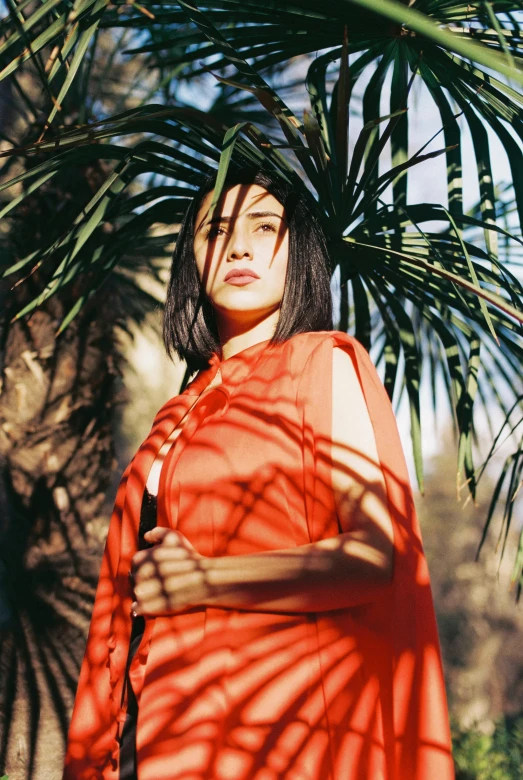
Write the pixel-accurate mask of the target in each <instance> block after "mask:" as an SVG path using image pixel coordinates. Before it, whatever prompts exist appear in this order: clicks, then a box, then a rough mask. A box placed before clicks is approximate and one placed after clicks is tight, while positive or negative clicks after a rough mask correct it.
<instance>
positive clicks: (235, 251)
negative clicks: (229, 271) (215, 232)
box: [227, 230, 252, 260]
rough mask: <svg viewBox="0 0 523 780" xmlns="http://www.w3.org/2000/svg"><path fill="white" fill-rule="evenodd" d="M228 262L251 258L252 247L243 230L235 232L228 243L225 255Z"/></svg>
mask: <svg viewBox="0 0 523 780" xmlns="http://www.w3.org/2000/svg"><path fill="white" fill-rule="evenodd" d="M227 256H228V259H229V260H244V259H247V260H248V259H251V258H252V246H251V242H250V241H249V237H248V235H247V234H246V232H245V231H244V230H235V231H234V233H233V234H232V236H231V240H230V242H229V251H228V253H227Z"/></svg>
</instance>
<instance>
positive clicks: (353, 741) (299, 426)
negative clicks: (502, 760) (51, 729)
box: [64, 331, 454, 780]
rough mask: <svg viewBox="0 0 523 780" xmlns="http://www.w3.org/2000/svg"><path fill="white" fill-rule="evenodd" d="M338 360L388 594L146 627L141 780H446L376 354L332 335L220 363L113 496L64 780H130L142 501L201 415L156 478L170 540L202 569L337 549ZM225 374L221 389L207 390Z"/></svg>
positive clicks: (428, 629) (404, 499) (414, 550)
mask: <svg viewBox="0 0 523 780" xmlns="http://www.w3.org/2000/svg"><path fill="white" fill-rule="evenodd" d="M334 347H341V348H342V349H344V350H345V351H346V352H347V353H348V354H349V355H350V357H351V359H352V360H353V363H354V365H355V368H356V370H357V373H358V377H359V379H360V383H361V387H362V390H363V393H364V396H365V400H366V404H367V408H368V411H369V415H370V419H371V422H372V425H373V428H374V432H375V437H376V444H377V450H378V456H379V459H380V463H381V467H382V470H383V474H384V477H385V480H386V486H387V494H388V501H389V508H390V513H391V517H392V521H393V526H394V576H393V581H392V584H391V585H390V586H387V587H386V588H384V589H383V590H382V591H381V592H380V594H379V595H378V596H372V597H369V600H368V601H366V600H365V599H363V600H362V603H361V604H360V605H358V606H355V607H351V608H350V609H345V610H337V611H329V612H324V613H317V614H294V615H275V614H268V613H255V612H246V611H239V610H222V609H217V608H207V609H204V608H202V609H198V610H194V611H192V612H190V613H186V614H182V615H174V616H171V617H167V618H156V619H149V620H147V621H146V622H147V627H146V632H145V635H144V638H143V640H142V643H141V645H140V649H139V652H138V654H137V657H136V658H135V660H134V662H133V667H132V672H131V678H132V683H133V687H134V689H135V691H136V693H137V696H138V698H139V719H138V729H137V747H138V764H139V780H175V779H177V778H180V780H181V778H187V779H188V778H191V780H197V778H198V779H200V778H201V779H202V780H203V778H209V779H212V780H231V778H234V780H272V778H283V777H284V778H288V780H298V778H300V780H305V779H309V780H313V779H314V780H380V778H381V779H382V780H433V779H434V778H438V780H450V779H451V778H453V776H454V774H453V768H452V758H451V752H450V735H449V727H448V717H447V709H446V699H445V689H444V683H443V675H442V669H441V660H440V652H439V645H438V637H437V630H436V624H435V618H434V610H433V605H432V597H431V592H430V583H429V576H428V571H427V566H426V561H425V557H424V554H423V547H422V543H421V538H420V533H419V527H418V522H417V519H416V514H415V510H414V505H413V501H412V493H411V489H410V486H409V481H408V475H407V470H406V466H405V460H404V457H403V453H402V449H401V444H400V441H399V436H398V432H397V427H396V423H395V419H394V415H393V412H392V409H391V406H390V403H389V400H388V397H387V395H386V393H385V391H384V389H383V386H382V384H381V382H380V380H379V378H378V376H377V374H376V371H375V369H374V367H373V365H372V363H371V361H370V359H369V357H368V355H367V353H366V351H365V350H364V349H363V347H361V345H360V344H359V343H358V342H357V341H356V340H355V339H353V338H351V337H350V336H347V335H346V334H343V333H340V332H338V331H333V332H326V331H325V332H318V333H316V332H315V333H304V334H298V335H296V336H294V337H292V338H291V339H289V340H288V341H286V342H284V343H282V344H280V345H276V346H273V345H268V343H267V342H263V343H261V344H257V345H254V346H253V347H250V348H248V349H246V350H243V351H242V352H241V353H238V354H237V355H235V356H234V357H233V358H230V359H228V360H226V361H222V362H220V360H219V358H218V356H217V355H214V356H213V359H212V361H211V364H210V367H209V369H207V370H206V371H204V372H202V373H201V374H200V375H199V376H198V377H197V378H196V380H195V381H194V382H193V383H191V385H190V386H189V387H188V388H187V389H186V390H185V392H184V393H183V394H181V395H180V396H178V397H176V398H174V399H172V400H171V401H169V402H168V403H167V404H166V405H165V406H164V407H163V408H162V409H161V410H160V412H159V413H158V415H157V417H156V419H155V422H154V425H153V428H152V431H151V433H150V435H149V436H148V437H147V439H146V441H145V442H144V444H143V445H142V447H141V448H140V450H139V451H138V453H137V455H136V456H135V458H134V459H133V461H132V463H131V464H130V466H129V468H128V469H127V471H126V473H125V474H124V477H123V479H122V483H121V486H120V488H119V491H118V494H117V498H116V504H115V510H114V513H113V516H112V519H111V523H110V528H109V535H108V539H107V545H106V550H105V553H104V558H103V563H102V569H101V573H100V583H99V586H98V590H97V594H96V601H95V606H94V610H93V618H92V622H91V629H90V632H89V638H88V641H87V649H86V654H85V658H84V662H83V664H82V670H81V675H80V680H79V684H78V692H77V697H76V703H75V708H74V712H73V717H72V721H71V727H70V733H69V742H68V748H67V756H66V764H65V771H64V780H73V778H74V779H75V780H89V779H91V778H104V779H105V780H117V777H118V741H117V735H118V729H119V727H121V724H122V723H123V720H124V718H125V702H122V681H123V673H124V667H125V661H126V656H127V649H128V643H129V635H130V626H131V622H130V616H129V611H130V604H131V592H130V588H129V583H128V578H127V572H128V570H129V568H130V562H131V558H132V556H133V554H134V552H135V551H136V537H137V529H138V521H139V511H140V505H141V497H142V492H143V488H144V485H145V482H146V479H147V474H148V472H149V469H150V467H151V465H152V463H153V460H154V458H155V457H156V455H157V453H158V451H159V449H160V447H161V445H162V443H163V442H164V441H165V439H166V438H167V437H168V436H169V434H170V433H171V431H172V430H173V429H174V428H175V427H176V426H177V425H178V424H179V422H180V420H181V419H182V418H183V417H184V415H185V414H186V412H187V411H188V410H189V409H190V411H189V412H188V414H187V417H186V420H185V424H184V427H183V430H182V433H181V435H180V436H179V437H178V439H177V440H176V443H175V445H173V447H171V450H170V452H169V454H168V456H167V458H166V461H165V463H164V466H163V468H162V476H161V481H160V493H159V508H158V511H159V524H160V525H165V526H168V527H174V528H178V530H180V531H181V532H182V533H184V534H185V535H186V536H187V538H188V539H189V540H190V541H191V543H192V544H193V545H194V546H195V547H196V549H197V550H198V551H199V552H200V553H202V554H204V555H209V556H214V555H237V554H248V553H249V552H259V551H262V550H274V549H285V548H288V547H293V546H295V545H300V544H307V543H308V542H311V541H317V540H318V539H321V538H327V537H331V536H335V535H337V534H338V533H339V531H340V528H339V526H338V520H337V517H336V512H335V506H334V496H333V492H332V487H331V468H332V463H331V455H330V448H331V441H332V405H331V401H332V351H333V348H334ZM218 367H220V368H221V374H222V384H221V385H219V386H216V387H215V388H211V389H209V390H207V391H206V390H205V388H207V386H208V385H209V383H210V382H211V380H212V379H213V377H214V376H215V374H216V371H217V370H218ZM201 393H203V394H202V395H201V397H200V398H198V396H200V394H201ZM195 401H196V404H195V405H194V407H193V408H190V407H191V405H192V404H194V403H195ZM347 403H348V404H350V399H347ZM341 530H343V531H350V528H349V527H348V528H343V529H341Z"/></svg>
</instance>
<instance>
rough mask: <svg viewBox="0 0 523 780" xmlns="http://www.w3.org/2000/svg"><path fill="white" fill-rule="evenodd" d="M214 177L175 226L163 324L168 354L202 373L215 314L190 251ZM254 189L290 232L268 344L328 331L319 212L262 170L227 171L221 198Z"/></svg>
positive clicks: (215, 340)
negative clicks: (274, 203)
mask: <svg viewBox="0 0 523 780" xmlns="http://www.w3.org/2000/svg"><path fill="white" fill-rule="evenodd" d="M215 183H216V174H215V173H214V174H212V175H210V176H208V177H207V178H206V179H205V180H204V182H203V184H202V185H201V187H200V189H199V190H198V191H197V192H196V194H195V196H194V198H193V200H192V201H191V203H190V205H189V208H188V209H187V211H186V213H185V216H184V218H183V220H182V223H181V226H180V232H179V233H178V238H177V240H176V247H175V249H174V253H173V258H172V265H171V275H170V279H169V286H168V289H167V300H166V303H165V311H164V321H163V340H164V344H165V348H166V350H167V354H168V355H169V356H170V357H174V356H175V355H177V356H178V357H179V358H180V359H182V360H185V361H186V363H187V366H188V368H189V370H191V371H194V370H197V369H201V368H206V367H207V365H208V362H209V359H210V357H211V355H212V353H213V352H218V354H219V353H220V350H221V346H220V339H219V334H218V329H217V326H216V320H215V316H214V309H213V307H212V305H211V303H210V301H209V300H208V298H207V296H206V295H205V292H204V290H203V289H202V285H201V283H200V278H199V275H198V270H197V267H196V260H195V257H194V251H193V238H194V229H195V219H196V215H197V213H198V211H199V209H200V206H201V204H202V202H203V200H204V198H205V196H206V195H207V194H208V193H209V192H211V190H213V189H214V186H215ZM238 184H240V185H249V184H257V185H259V186H260V187H263V188H264V189H266V190H267V192H269V193H270V194H271V195H273V196H274V197H275V198H276V199H277V200H278V201H279V202H280V203H281V204H282V205H283V207H284V209H285V216H286V218H287V224H288V229H289V260H288V265H287V275H286V279H285V290H284V294H283V298H282V302H281V308H280V316H279V319H278V324H277V327H276V330H275V332H274V335H273V337H272V338H271V341H270V343H271V344H274V343H277V342H281V341H285V340H286V339H288V338H290V337H291V336H294V335H295V334H296V333H303V332H305V331H317V330H332V329H333V325H332V296H331V290H330V275H331V271H332V269H331V264H330V260H329V255H328V252H327V243H326V239H325V234H324V232H323V229H322V227H321V217H320V214H319V211H318V207H317V206H316V203H315V201H314V199H313V198H312V196H311V195H310V194H309V193H308V192H307V190H306V189H305V186H302V187H299V189H298V188H296V186H295V185H291V184H288V183H287V182H285V180H283V179H282V178H281V177H279V176H277V174H275V173H273V172H271V171H270V170H268V169H265V168H248V167H243V168H240V167H234V168H232V167H231V168H230V169H229V171H228V174H227V177H226V179H225V185H224V188H223V192H224V193H225V192H226V191H227V190H229V189H231V188H232V187H234V186H236V185H238Z"/></svg>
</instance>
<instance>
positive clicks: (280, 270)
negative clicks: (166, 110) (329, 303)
mask: <svg viewBox="0 0 523 780" xmlns="http://www.w3.org/2000/svg"><path fill="white" fill-rule="evenodd" d="M212 196H213V193H212V192H210V193H209V194H208V195H207V196H206V197H205V199H204V200H203V202H202V205H201V207H200V209H199V211H198V214H197V215H196V222H195V232H194V255H195V258H196V266H197V268H198V274H199V276H200V280H201V282H202V285H203V287H204V289H205V293H206V295H207V297H208V298H209V300H210V302H211V303H212V305H213V307H214V309H215V311H216V313H217V316H218V322H220V320H222V321H223V319H224V318H225V319H226V320H230V319H233V320H234V321H237V322H244V323H248V322H251V321H253V320H260V319H264V318H265V317H266V316H268V315H270V314H272V313H273V312H274V311H276V310H277V309H279V307H280V304H281V300H282V298H283V292H284V289H285V276H286V273H287V262H288V256H289V231H288V227H287V223H286V219H285V214H284V209H283V206H282V204H281V203H280V202H279V201H278V200H276V198H275V197H274V196H273V195H270V194H269V193H268V192H267V190H265V189H264V188H263V187H260V186H259V185H257V184H250V185H237V186H235V187H232V188H231V189H230V190H227V192H225V193H224V194H223V195H222V197H221V198H220V201H219V202H218V204H217V206H216V208H215V210H214V215H213V216H212V218H211V220H210V221H209V215H208V211H209V206H210V204H211V201H212ZM241 271H244V272H245V274H243V275H242V274H240V273H239V272H241Z"/></svg>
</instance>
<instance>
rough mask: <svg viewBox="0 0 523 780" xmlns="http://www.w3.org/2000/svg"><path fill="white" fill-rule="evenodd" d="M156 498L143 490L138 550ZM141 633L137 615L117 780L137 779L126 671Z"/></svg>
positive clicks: (134, 705) (133, 706)
mask: <svg viewBox="0 0 523 780" xmlns="http://www.w3.org/2000/svg"><path fill="white" fill-rule="evenodd" d="M156 523H157V512H156V496H153V495H152V494H151V493H149V491H148V490H147V488H145V490H144V494H143V499H142V506H141V509H140V527H139V530H138V549H139V550H145V549H146V548H147V547H152V546H153V545H152V544H149V543H148V542H146V541H145V539H144V538H143V537H144V534H145V533H146V532H147V531H150V530H151V529H153V528H155V527H156ZM144 630H145V620H144V619H143V617H142V616H141V615H138V616H137V617H135V618H133V627H132V630H131V640H130V643H129V653H128V656H127V664H126V668H125V682H124V691H127V698H128V706H127V715H126V718H125V723H124V727H123V731H122V737H121V740H120V777H119V780H138V776H137V773H136V722H137V718H138V702H137V701H136V696H135V695H134V691H133V686H132V685H131V681H130V680H129V668H130V666H131V662H132V660H133V658H134V656H135V655H136V651H137V650H138V646H139V644H140V641H141V639H142V635H143V632H144Z"/></svg>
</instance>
